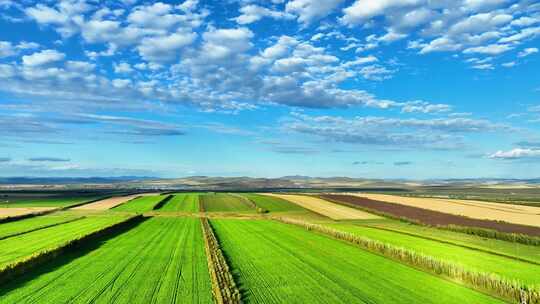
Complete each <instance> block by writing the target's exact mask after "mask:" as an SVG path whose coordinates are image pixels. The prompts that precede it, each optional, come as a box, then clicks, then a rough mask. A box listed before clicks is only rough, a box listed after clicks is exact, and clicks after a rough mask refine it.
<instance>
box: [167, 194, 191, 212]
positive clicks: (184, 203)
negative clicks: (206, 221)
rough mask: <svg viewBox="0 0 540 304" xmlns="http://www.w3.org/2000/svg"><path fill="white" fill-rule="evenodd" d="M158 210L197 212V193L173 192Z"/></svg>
mask: <svg viewBox="0 0 540 304" xmlns="http://www.w3.org/2000/svg"><path fill="white" fill-rule="evenodd" d="M158 211H164V212H167V211H168V212H199V195H198V194H197V193H182V194H175V195H174V197H173V198H172V199H171V200H169V201H168V202H167V203H165V205H163V207H161V208H159V209H158Z"/></svg>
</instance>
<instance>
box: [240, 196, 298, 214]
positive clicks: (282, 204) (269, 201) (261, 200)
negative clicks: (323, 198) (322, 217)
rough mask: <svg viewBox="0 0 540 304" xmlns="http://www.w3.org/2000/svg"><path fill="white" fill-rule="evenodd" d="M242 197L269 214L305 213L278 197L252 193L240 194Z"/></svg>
mask: <svg viewBox="0 0 540 304" xmlns="http://www.w3.org/2000/svg"><path fill="white" fill-rule="evenodd" d="M242 196H244V197H246V198H248V199H250V200H251V201H253V202H254V203H255V204H256V205H257V207H260V208H263V209H265V210H268V211H270V212H291V211H297V212H307V210H306V209H304V208H302V207H300V206H298V205H296V204H293V203H291V202H289V201H286V200H284V199H281V198H278V197H272V196H266V195H260V194H252V193H245V194H242Z"/></svg>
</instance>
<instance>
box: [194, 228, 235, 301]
mask: <svg viewBox="0 0 540 304" xmlns="http://www.w3.org/2000/svg"><path fill="white" fill-rule="evenodd" d="M201 225H202V231H203V235H204V245H205V246H204V247H205V249H206V257H207V259H208V269H209V271H210V277H211V278H212V294H213V295H214V300H215V301H216V303H217V304H234V303H242V301H241V296H240V291H239V290H238V288H237V287H236V282H235V281H234V278H233V276H232V274H231V272H230V268H229V265H228V264H227V261H226V260H225V257H224V256H223V252H222V251H221V249H220V246H219V242H218V240H217V238H216V236H215V234H214V231H213V230H212V226H210V223H209V222H208V218H201Z"/></svg>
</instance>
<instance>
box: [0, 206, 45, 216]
mask: <svg viewBox="0 0 540 304" xmlns="http://www.w3.org/2000/svg"><path fill="white" fill-rule="evenodd" d="M55 208H56V207H26V208H0V218H3V217H12V216H19V215H25V214H31V213H35V212H42V211H47V210H52V209H55Z"/></svg>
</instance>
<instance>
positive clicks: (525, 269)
mask: <svg viewBox="0 0 540 304" xmlns="http://www.w3.org/2000/svg"><path fill="white" fill-rule="evenodd" d="M327 226H329V227H332V228H334V229H337V230H341V231H346V232H350V233H353V234H355V235H359V236H364V237H367V238H370V239H372V240H377V241H381V242H383V243H388V244H392V245H395V246H398V247H403V248H406V249H410V250H413V251H416V252H418V253H422V254H425V255H429V256H432V257H435V258H437V259H440V260H444V261H447V262H451V263H454V264H459V265H462V266H463V267H465V268H467V269H472V270H476V271H479V272H489V273H495V274H498V275H500V276H502V277H505V278H508V279H517V280H519V281H521V282H524V283H527V284H540V276H539V275H538V274H539V273H540V265H535V264H531V263H526V262H522V261H517V260H515V259H511V258H507V257H501V256H498V255H494V254H490V253H486V252H482V251H478V250H474V249H468V248H463V247H460V246H457V245H453V244H446V243H442V242H439V241H433V240H428V239H424V238H421V237H417V236H410V235H405V234H401V233H397V232H391V231H386V230H381V229H377V228H370V227H364V226H360V225H354V224H327Z"/></svg>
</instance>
